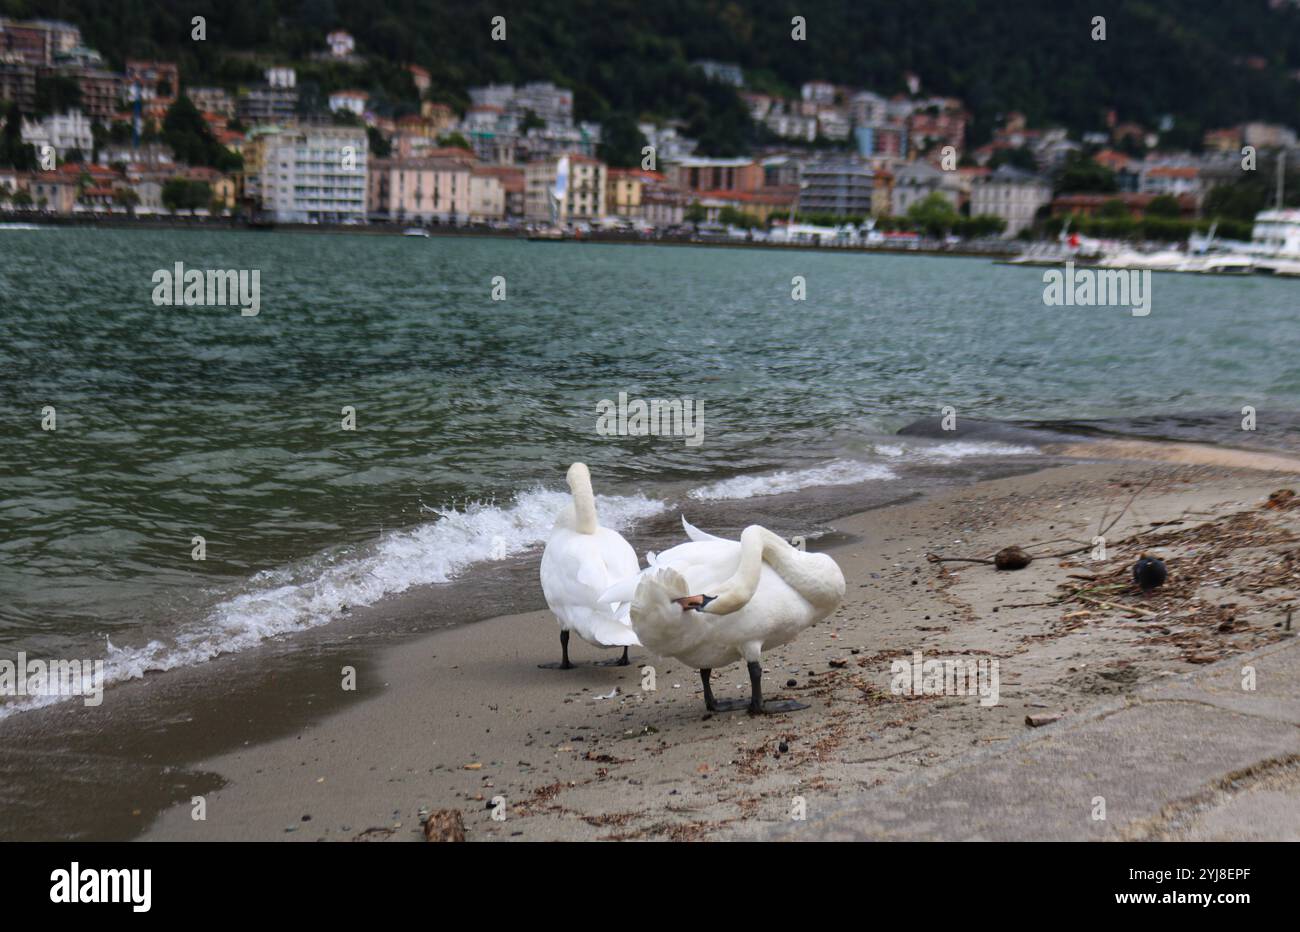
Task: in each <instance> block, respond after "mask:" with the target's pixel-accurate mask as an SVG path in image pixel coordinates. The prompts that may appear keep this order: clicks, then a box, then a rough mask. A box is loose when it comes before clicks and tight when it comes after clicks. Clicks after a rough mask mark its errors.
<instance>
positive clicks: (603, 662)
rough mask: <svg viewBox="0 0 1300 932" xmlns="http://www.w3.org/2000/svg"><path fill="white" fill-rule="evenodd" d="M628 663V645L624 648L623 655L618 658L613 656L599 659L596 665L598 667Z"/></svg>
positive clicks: (622, 665) (623, 665) (624, 665)
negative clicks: (607, 658)
mask: <svg viewBox="0 0 1300 932" xmlns="http://www.w3.org/2000/svg"><path fill="white" fill-rule="evenodd" d="M627 665H628V659H627V648H626V647H624V648H623V656H622V657H619V658H618V659H617V660H615V659H614V658H612V657H611V658H610V659H609V660H597V661H596V662H595V666H598V667H626V666H627Z"/></svg>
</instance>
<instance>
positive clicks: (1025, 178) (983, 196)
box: [970, 165, 1052, 236]
mask: <svg viewBox="0 0 1300 932" xmlns="http://www.w3.org/2000/svg"><path fill="white" fill-rule="evenodd" d="M1051 201H1052V186H1051V184H1049V183H1048V182H1047V180H1046V179H1044V178H1042V177H1041V176H1039V175H1035V174H1033V173H1031V172H1027V171H1023V170H1022V169H1018V168H1014V167H1013V166H1011V165H1001V166H999V167H998V168H996V169H994V170H993V171H992V172H990V173H989V174H987V175H985V176H984V177H983V178H980V179H978V180H976V181H975V182H974V183H973V184H972V186H971V192H970V213H971V216H972V217H980V216H989V217H998V218H999V219H1001V220H1004V221H1006V224H1007V226H1006V229H1005V230H1004V231H1003V235H1004V236H1016V235H1017V234H1019V233H1020V231H1021V230H1025V229H1028V228H1029V227H1031V226H1033V224H1034V220H1035V218H1036V217H1037V216H1038V211H1039V210H1040V209H1041V208H1042V207H1043V205H1045V204H1050V203H1051Z"/></svg>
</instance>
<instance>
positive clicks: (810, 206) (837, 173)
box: [799, 158, 876, 217]
mask: <svg viewBox="0 0 1300 932" xmlns="http://www.w3.org/2000/svg"><path fill="white" fill-rule="evenodd" d="M875 175H876V173H875V171H874V170H873V169H872V167H871V166H870V165H869V164H866V163H864V162H861V161H858V160H854V159H842V158H841V159H826V160H819V161H816V162H810V163H809V164H808V165H806V166H805V167H804V169H803V173H802V175H801V177H800V181H799V188H800V190H799V213H801V214H833V215H835V216H837V217H865V216H868V215H870V214H871V213H872V203H873V200H872V199H873V194H874V190H875Z"/></svg>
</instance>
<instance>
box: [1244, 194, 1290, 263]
mask: <svg viewBox="0 0 1300 932" xmlns="http://www.w3.org/2000/svg"><path fill="white" fill-rule="evenodd" d="M1250 252H1251V253H1252V254H1253V255H1254V257H1255V267H1256V270H1257V271H1260V272H1264V273H1266V274H1271V275H1300V210H1297V209H1296V208H1293V207H1292V208H1274V209H1272V210H1261V211H1260V212H1259V213H1258V214H1256V215H1255V227H1254V229H1253V230H1251V234H1250Z"/></svg>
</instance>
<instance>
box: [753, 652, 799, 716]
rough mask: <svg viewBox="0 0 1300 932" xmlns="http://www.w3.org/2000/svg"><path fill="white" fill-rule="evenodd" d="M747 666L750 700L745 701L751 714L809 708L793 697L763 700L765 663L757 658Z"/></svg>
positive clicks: (767, 713)
mask: <svg viewBox="0 0 1300 932" xmlns="http://www.w3.org/2000/svg"><path fill="white" fill-rule="evenodd" d="M746 666H747V667H748V668H749V702H747V703H745V707H746V708H747V709H748V711H749V714H750V715H772V714H773V713H776V712H797V711H799V710H800V709H806V708H808V706H807V705H805V704H804V703H802V702H795V701H794V700H793V699H772V700H769V701H768V702H764V701H763V665H762V664H761V663H759V662H758V661H757V660H755V661H752V662H750V663H748V664H746Z"/></svg>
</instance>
